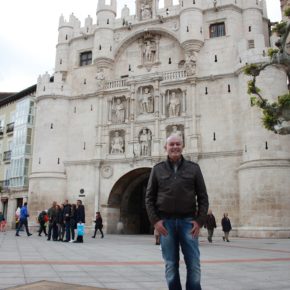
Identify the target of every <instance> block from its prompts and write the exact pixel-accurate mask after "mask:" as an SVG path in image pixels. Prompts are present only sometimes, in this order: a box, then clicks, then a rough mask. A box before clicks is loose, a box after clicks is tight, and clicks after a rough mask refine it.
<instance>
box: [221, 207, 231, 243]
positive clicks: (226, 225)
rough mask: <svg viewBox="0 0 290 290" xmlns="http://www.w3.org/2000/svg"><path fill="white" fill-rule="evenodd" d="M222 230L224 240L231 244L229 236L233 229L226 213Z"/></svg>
mask: <svg viewBox="0 0 290 290" xmlns="http://www.w3.org/2000/svg"><path fill="white" fill-rule="evenodd" d="M222 228H223V232H224V234H225V235H224V236H223V240H224V241H227V242H229V234H230V231H231V229H232V225H231V221H230V219H229V218H228V213H227V212H225V213H224V217H223V218H222Z"/></svg>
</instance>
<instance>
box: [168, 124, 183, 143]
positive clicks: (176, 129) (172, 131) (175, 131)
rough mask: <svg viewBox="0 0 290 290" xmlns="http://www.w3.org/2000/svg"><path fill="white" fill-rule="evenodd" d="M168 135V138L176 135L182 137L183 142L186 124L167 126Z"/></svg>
mask: <svg viewBox="0 0 290 290" xmlns="http://www.w3.org/2000/svg"><path fill="white" fill-rule="evenodd" d="M166 132H167V134H166V136H167V138H168V137H169V136H172V135H175V136H178V137H180V138H181V139H182V140H183V144H185V143H184V126H183V125H171V126H167V128H166Z"/></svg>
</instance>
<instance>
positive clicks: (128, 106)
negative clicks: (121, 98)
mask: <svg viewBox="0 0 290 290" xmlns="http://www.w3.org/2000/svg"><path fill="white" fill-rule="evenodd" d="M129 116H130V98H129V97H126V115H125V123H128V120H129Z"/></svg>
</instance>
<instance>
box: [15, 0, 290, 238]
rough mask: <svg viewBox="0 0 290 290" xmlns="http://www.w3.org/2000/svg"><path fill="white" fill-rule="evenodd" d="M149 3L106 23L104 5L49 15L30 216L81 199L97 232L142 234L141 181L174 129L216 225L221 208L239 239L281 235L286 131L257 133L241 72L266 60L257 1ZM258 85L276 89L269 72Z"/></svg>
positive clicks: (111, 5) (278, 84)
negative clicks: (50, 43)
mask: <svg viewBox="0 0 290 290" xmlns="http://www.w3.org/2000/svg"><path fill="white" fill-rule="evenodd" d="M158 3H159V1H157V0H137V1H136V7H135V8H136V9H135V12H134V13H133V14H131V13H130V10H129V8H128V7H127V6H125V7H124V8H123V9H122V12H121V17H120V18H117V17H116V14H117V11H116V6H117V3H116V0H111V1H105V0H99V1H98V6H97V18H96V19H95V20H94V19H92V18H91V17H90V16H88V17H87V18H86V19H85V21H84V24H81V22H80V21H79V20H78V19H77V18H76V16H74V15H73V14H72V15H71V16H70V17H69V19H68V20H66V19H65V18H64V17H63V16H61V17H60V21H59V29H58V43H57V49H56V57H55V73H54V74H53V79H52V76H50V75H49V74H44V75H42V76H40V77H39V79H38V82H37V92H36V104H37V118H36V124H35V135H34V146H33V164H32V173H31V176H30V183H29V207H30V211H31V214H32V215H34V216H36V215H37V213H38V212H39V210H42V209H46V208H48V207H49V206H50V205H51V203H52V201H54V200H56V201H57V202H59V203H61V202H63V200H64V199H68V200H69V202H75V201H76V200H77V199H82V201H83V203H84V205H85V207H86V216H87V219H88V221H90V220H91V218H93V217H94V215H95V211H101V213H102V216H103V220H104V225H105V227H104V228H105V231H107V232H108V233H116V232H118V228H119V229H120V228H121V227H122V228H123V232H124V233H135V234H137V233H143V234H144V233H149V232H150V230H151V226H150V225H149V222H148V218H147V214H146V210H145V206H144V195H145V191H146V184H147V181H148V177H149V174H150V171H151V168H152V166H153V165H154V164H156V163H158V162H159V161H160V160H163V159H164V158H166V155H165V151H164V147H163V146H164V142H165V140H166V138H167V137H168V136H169V135H170V134H172V133H173V132H174V133H175V134H179V135H180V136H182V138H183V140H184V144H185V148H184V156H185V157H186V158H188V159H190V160H192V161H194V162H198V163H199V165H200V167H201V169H202V171H203V174H204V178H205V181H206V185H207V189H208V194H209V199H210V207H211V209H212V210H213V212H214V214H215V216H216V218H217V219H218V220H220V219H221V218H222V216H223V213H224V212H228V213H229V217H230V218H231V221H232V224H233V227H234V233H235V234H236V235H238V236H241V237H242V236H255V237H289V234H290V227H289V225H290V203H289V188H290V178H289V176H290V161H289V160H290V146H289V145H290V136H280V135H276V134H274V133H272V132H269V131H267V130H265V129H264V128H263V127H262V125H261V121H260V118H261V112H260V111H259V110H258V109H257V108H255V107H251V104H250V97H249V95H248V94H247V82H248V81H249V77H247V76H246V75H245V74H244V73H243V68H244V67H245V65H246V64H248V63H263V62H266V61H268V60H269V57H268V56H267V50H268V48H269V47H270V46H271V44H270V33H269V20H268V18H267V11H266V3H265V1H264V0H223V1H212V0H194V1H193V0H183V1H179V3H176V1H172V0H164V6H163V7H160V6H159V4H158ZM89 12H90V11H88V13H89ZM91 12H92V13H94V12H93V11H91ZM258 86H259V87H260V88H263V95H264V96H265V97H266V98H268V99H274V98H276V97H277V95H280V94H283V93H286V92H288V89H287V82H286V75H285V73H284V71H283V70H281V69H280V68H279V67H277V66H276V67H268V68H267V69H266V70H265V71H263V73H261V75H260V76H259V79H258ZM26 132H28V131H26ZM19 150H22V151H21V152H25V150H24V148H23V147H21V148H19ZM12 156H14V155H13V154H12ZM15 158H16V156H15ZM17 160H18V161H17V162H22V163H21V164H22V165H25V164H26V163H25V158H24V157H23V158H22V159H21V158H20V157H19V159H17ZM20 160H21V161H20ZM19 164H20V163H19ZM15 169H16V168H15ZM17 178H18V176H17V174H16V173H15V175H14V176H13V177H12V180H14V181H15V182H18V179H17Z"/></svg>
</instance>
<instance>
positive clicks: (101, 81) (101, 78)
mask: <svg viewBox="0 0 290 290" xmlns="http://www.w3.org/2000/svg"><path fill="white" fill-rule="evenodd" d="M96 79H97V87H98V89H104V88H105V83H106V79H105V75H104V71H103V70H102V69H99V70H98V72H97V76H96Z"/></svg>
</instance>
